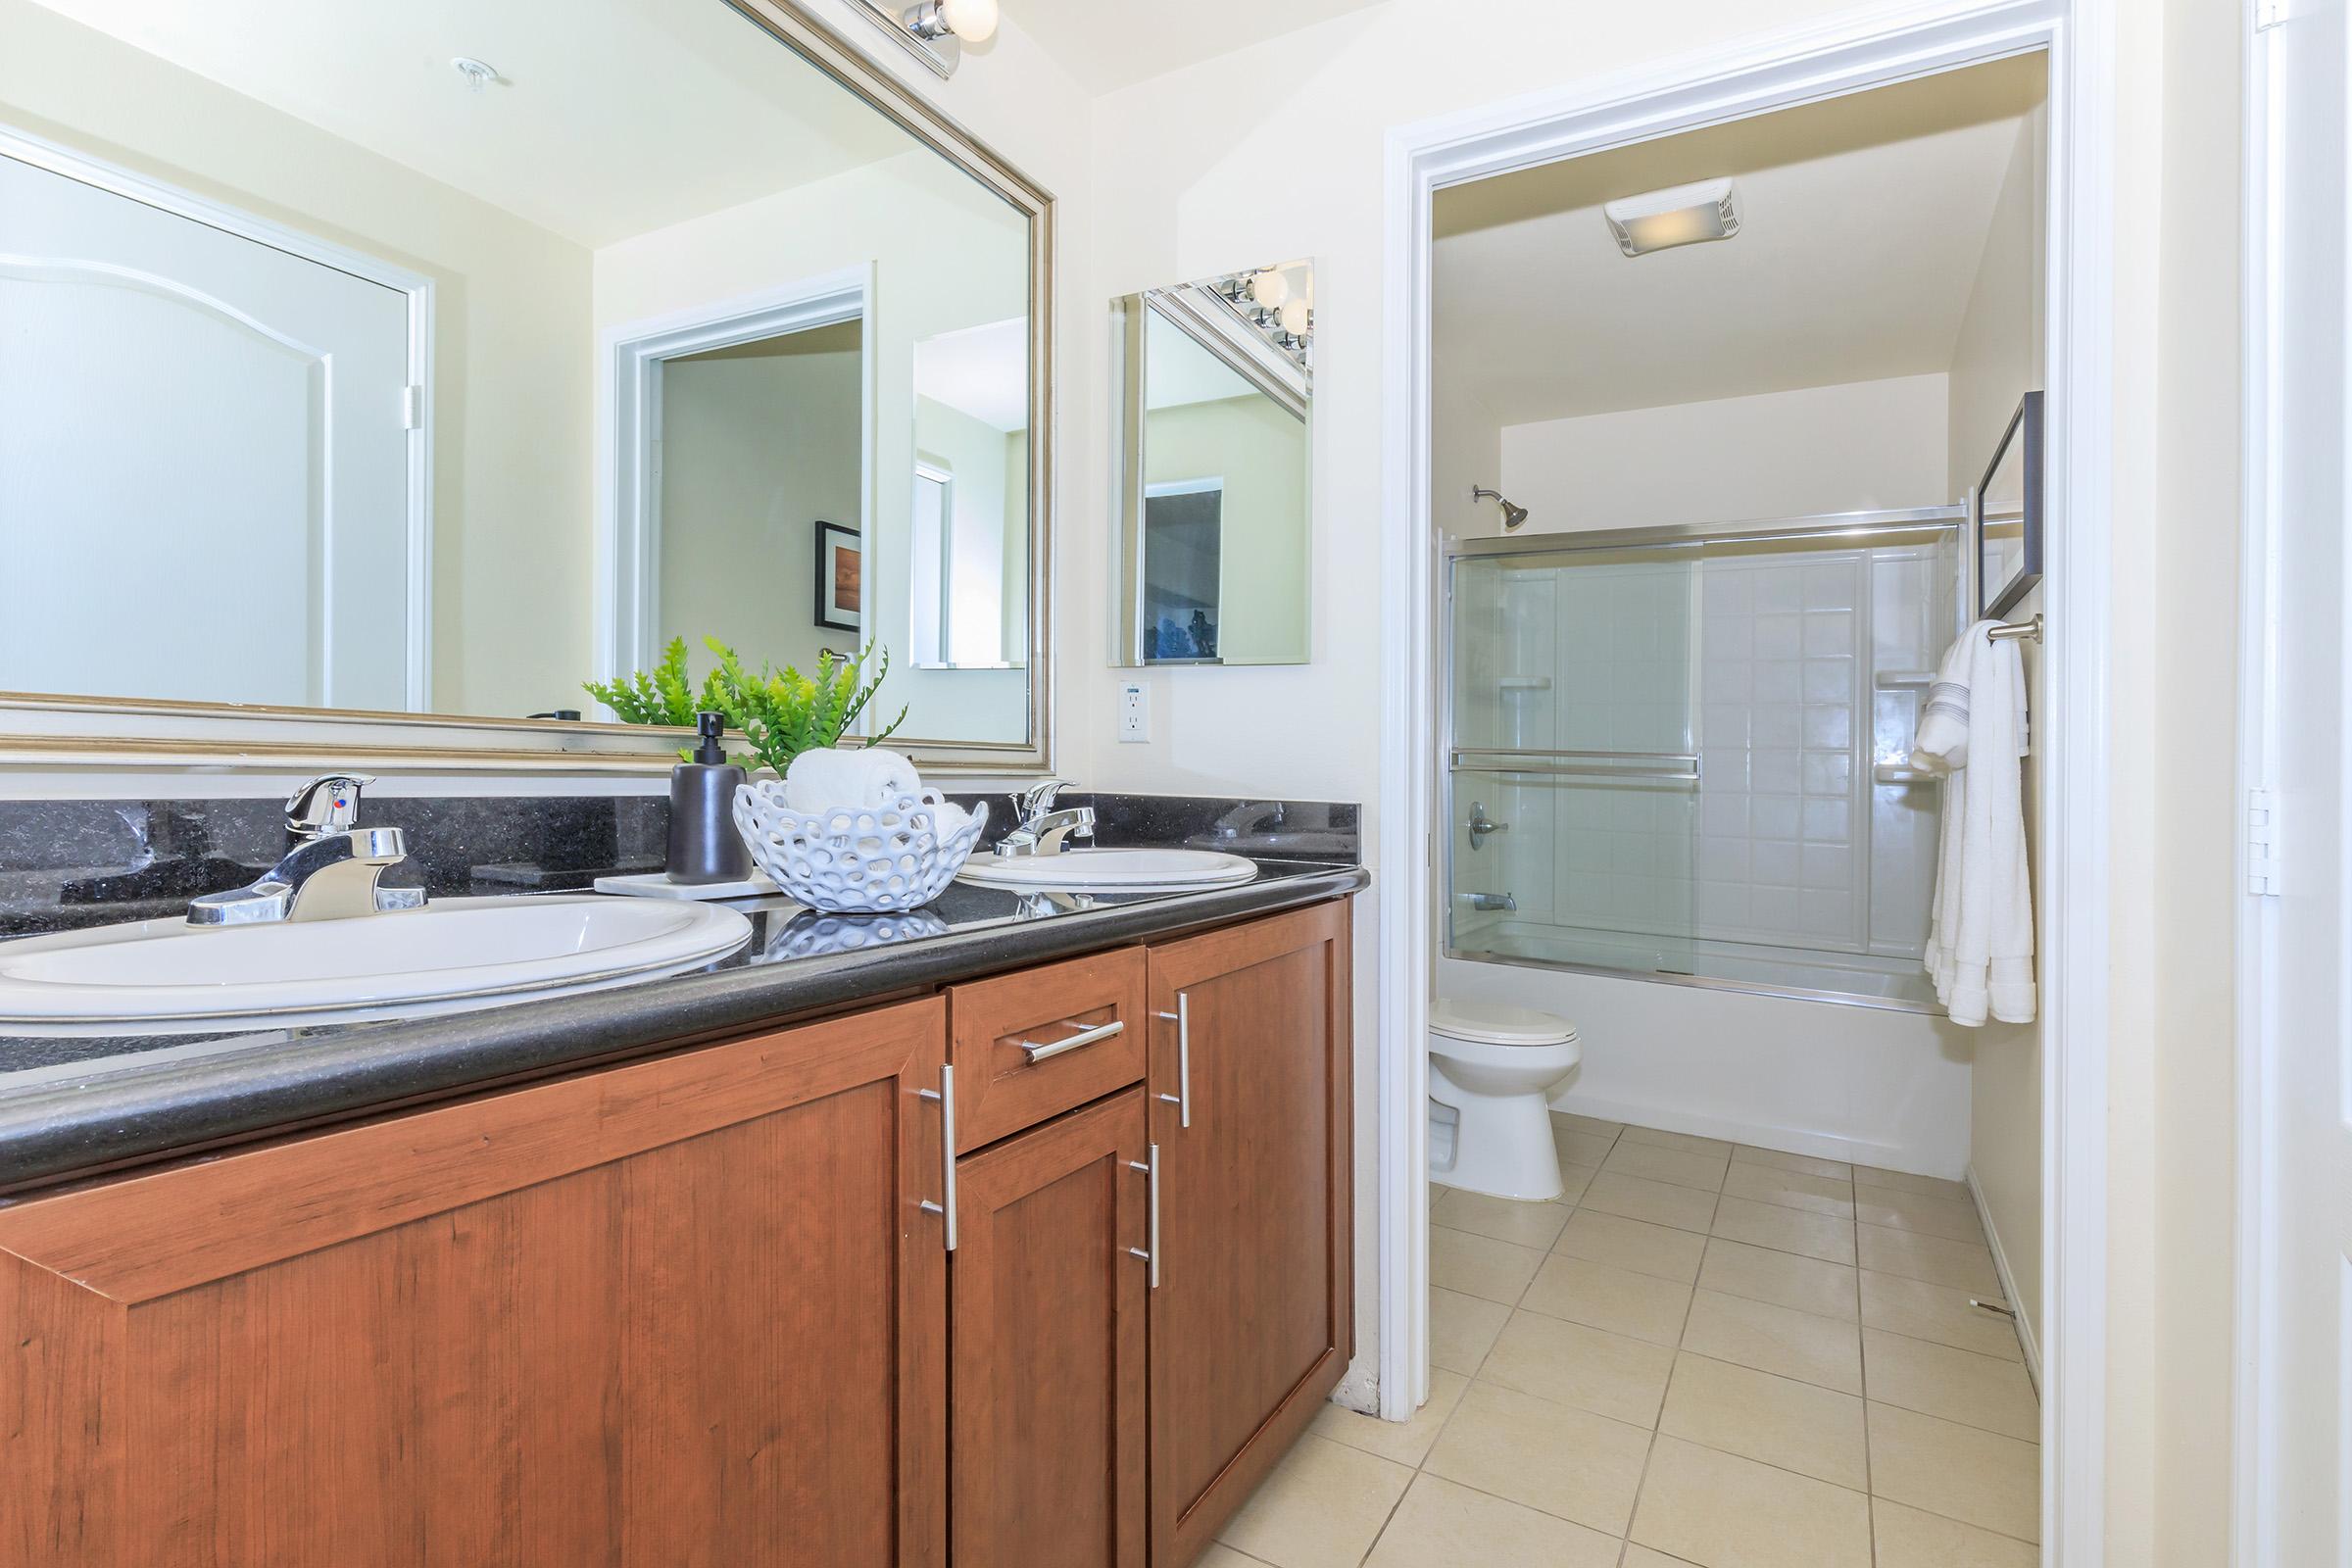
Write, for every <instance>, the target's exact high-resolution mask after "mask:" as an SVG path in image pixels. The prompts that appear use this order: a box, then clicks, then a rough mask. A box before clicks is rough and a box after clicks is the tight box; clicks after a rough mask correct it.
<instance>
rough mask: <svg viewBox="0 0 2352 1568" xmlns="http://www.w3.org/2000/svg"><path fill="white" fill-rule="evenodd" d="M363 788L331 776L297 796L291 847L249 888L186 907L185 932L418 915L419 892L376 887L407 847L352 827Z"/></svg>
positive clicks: (389, 830) (387, 834)
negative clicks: (399, 912) (189, 927)
mask: <svg viewBox="0 0 2352 1568" xmlns="http://www.w3.org/2000/svg"><path fill="white" fill-rule="evenodd" d="M367 783H368V780H367V779H362V778H355V777H353V776H351V775H350V774H348V773H330V774H328V775H326V776H325V777H323V778H316V779H313V780H311V782H310V783H308V784H305V785H304V786H303V787H302V788H301V789H299V790H296V791H295V792H294V793H293V795H292V796H290V797H288V799H287V801H286V832H287V834H288V835H289V836H290V837H291V838H292V839H293V840H294V847H293V848H292V849H290V850H288V851H287V852H286V853H285V856H284V858H281V859H280V860H279V861H278V862H277V864H275V865H273V866H271V867H270V870H269V872H268V873H267V874H265V875H264V876H262V877H260V878H259V879H257V880H256V881H254V882H253V883H251V884H250V885H248V886H246V887H241V888H231V889H229V890H227V891H226V892H223V893H208V894H206V895H204V897H202V898H200V899H196V900H194V901H193V902H191V903H190V904H189V905H188V924H190V925H200V926H227V925H259V924H266V923H274V922H280V921H288V920H348V919H351V918H353V917H355V916H358V915H363V914H380V913H385V912H387V911H390V910H394V909H415V908H419V907H422V906H423V904H424V890H423V889H422V888H387V887H382V886H379V885H378V884H379V883H380V881H381V879H382V877H383V874H384V871H385V869H386V868H387V867H390V866H395V865H398V864H399V863H400V862H401V861H403V860H405V859H407V858H408V857H409V844H408V839H407V837H406V836H405V835H404V834H403V833H402V832H401V830H400V829H399V828H396V827H359V826H355V825H354V824H355V823H356V822H357V820H358V817H359V814H360V790H361V788H362V787H363V786H364V785H366V784H367Z"/></svg>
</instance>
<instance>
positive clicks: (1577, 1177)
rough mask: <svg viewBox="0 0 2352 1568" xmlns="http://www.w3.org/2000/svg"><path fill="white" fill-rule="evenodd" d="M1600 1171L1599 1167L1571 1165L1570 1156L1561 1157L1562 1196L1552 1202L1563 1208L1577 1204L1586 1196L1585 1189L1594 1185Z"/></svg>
mask: <svg viewBox="0 0 2352 1568" xmlns="http://www.w3.org/2000/svg"><path fill="white" fill-rule="evenodd" d="M1598 1170H1599V1167H1598V1166H1595V1165H1571V1164H1570V1163H1568V1156H1567V1155H1565V1154H1563V1155H1561V1156H1560V1196H1559V1197H1558V1198H1556V1199H1554V1200H1552V1201H1554V1202H1556V1203H1558V1204H1560V1205H1561V1206H1562V1207H1563V1208H1565V1207H1567V1206H1569V1205H1570V1204H1573V1203H1575V1202H1576V1201H1578V1200H1580V1199H1582V1198H1583V1197H1584V1196H1585V1189H1586V1188H1587V1187H1588V1186H1590V1185H1591V1184H1592V1181H1593V1176H1594V1175H1595V1174H1597V1173H1598Z"/></svg>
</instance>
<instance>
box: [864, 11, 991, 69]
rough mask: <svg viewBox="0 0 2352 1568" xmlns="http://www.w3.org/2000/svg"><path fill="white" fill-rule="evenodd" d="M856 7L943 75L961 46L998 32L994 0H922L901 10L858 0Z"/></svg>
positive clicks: (957, 60)
mask: <svg viewBox="0 0 2352 1568" xmlns="http://www.w3.org/2000/svg"><path fill="white" fill-rule="evenodd" d="M858 8H859V9H860V10H862V11H864V12H865V14H866V15H867V16H868V17H871V18H872V19H873V20H874V21H875V22H876V23H878V24H880V25H881V26H882V27H883V28H884V29H885V30H887V31H888V32H889V33H890V35H891V36H892V37H894V38H896V39H898V40H899V42H901V43H903V44H905V45H906V46H907V49H908V50H909V51H911V52H912V53H913V54H914V56H915V57H916V58H917V59H919V60H921V61H922V62H923V64H925V65H927V66H929V67H930V68H931V69H932V70H933V71H936V72H937V73H940V74H941V75H943V76H953V75H954V74H956V67H957V66H958V65H961V64H962V63H963V46H964V45H965V44H969V43H986V42H988V40H989V39H991V38H993V37H995V36H996V35H997V0H921V3H920V4H919V5H912V6H907V8H906V9H904V10H901V9H899V8H898V7H897V6H896V5H894V4H891V3H888V0H858Z"/></svg>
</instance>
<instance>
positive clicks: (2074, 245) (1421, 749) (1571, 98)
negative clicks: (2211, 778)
mask: <svg viewBox="0 0 2352 1568" xmlns="http://www.w3.org/2000/svg"><path fill="white" fill-rule="evenodd" d="M2113 3H2114V0H1906V3H1901V4H1891V5H1881V6H1876V7H1872V8H1869V9H1865V10H1859V11H1854V12H1848V13H1845V14H1842V15H1839V16H1837V17H1833V18H1830V19H1828V20H1826V21H1823V22H1820V23H1816V24H1811V25H1804V26H1800V27H1795V28H1791V29H1788V30H1785V31H1780V32H1774V33H1766V34H1759V35H1756V36H1753V37H1750V38H1746V39H1742V40H1740V41H1739V42H1737V43H1735V44H1733V45H1731V46H1728V47H1725V48H1720V49H1715V50H1710V51H1706V52H1701V53H1696V54H1692V55H1689V56H1686V57H1683V58H1680V59H1676V60H1673V61H1670V62H1667V63H1665V64H1662V65H1652V66H1645V67H1642V68H1640V69H1636V70H1631V71H1627V72H1622V73H1615V74H1611V75H1606V76H1601V77H1596V78H1594V79H1592V80H1590V81H1586V82H1580V83H1577V84H1574V85H1572V86H1569V87H1565V88H1561V89H1557V90H1554V91H1549V92H1544V93H1541V94H1536V95H1533V96H1530V97H1526V98H1521V99H1517V100H1513V101H1508V102H1504V103H1499V104H1493V105H1481V106H1480V107H1478V108H1476V109H1474V110H1470V111H1467V112H1464V113H1461V114H1456V115H1451V116H1447V117H1444V118H1441V119H1437V120H1432V121H1427V122H1424V123H1418V124H1413V125H1406V126H1401V127H1397V128H1396V129H1394V130H1392V131H1391V132H1390V135H1389V139H1388V147H1387V162H1386V192H1387V195H1386V221H1385V254H1384V263H1385V269H1386V272H1385V275H1386V287H1387V297H1386V301H1385V313H1384V319H1383V325H1384V341H1385V342H1386V344H1387V346H1388V356H1387V361H1386V368H1385V371H1384V377H1385V386H1384V398H1385V408H1384V434H1385V436H1386V440H1385V441H1384V443H1383V446H1384V450H1385V458H1384V469H1383V474H1382V479H1383V483H1382V492H1383V495H1384V496H1385V497H1386V504H1385V506H1384V510H1383V515H1382V535H1381V550H1382V561H1383V573H1382V592H1381V608H1382V613H1383V619H1384V623H1385V624H1387V625H1388V626H1390V627H1391V628H1393V630H1392V634H1391V635H1390V636H1389V637H1388V638H1387V639H1386V640H1385V642H1384V644H1383V648H1382V662H1381V712H1382V722H1383V726H1384V731H1383V732H1384V736H1385V738H1386V739H1385V743H1384V745H1383V747H1382V763H1381V812H1380V828H1379V835H1380V837H1379V850H1380V865H1381V875H1382V888H1381V894H1380V900H1379V921H1380V931H1379V939H1378V940H1379V955H1380V1017H1379V1027H1378V1042H1377V1049H1378V1076H1379V1083H1380V1099H1379V1107H1378V1147H1379V1151H1380V1174H1379V1201H1380V1205H1381V1207H1380V1226H1379V1228H1380V1249H1379V1288H1380V1321H1381V1340H1380V1376H1381V1390H1380V1397H1381V1413H1382V1414H1383V1415H1384V1416H1386V1417H1388V1418H1389V1419H1391V1420H1403V1419H1406V1418H1407V1417H1409V1416H1410V1414H1411V1413H1412V1411H1413V1409H1414V1408H1415V1406H1416V1405H1417V1404H1418V1403H1419V1402H1420V1400H1421V1399H1422V1398H1423V1397H1425V1395H1426V1392H1427V1388H1428V1378H1429V1361H1428V1283H1429V1281H1428V1228H1427V1227H1428V1215H1427V1207H1428V1204H1427V1198H1426V1194H1427V1173H1428V1148H1427V1139H1428V1133H1427V1115H1428V1111H1427V1084H1428V1079H1427V1072H1428V1065H1427V1049H1426V1041H1427V1033H1428V1006H1429V987H1430V976H1431V970H1432V965H1433V962H1434V957H1435V952H1434V948H1433V946H1432V941H1431V932H1432V929H1433V922H1434V919H1435V917H1436V914H1437V912H1438V899H1439V894H1440V892H1441V890H1440V889H1438V888H1437V887H1436V886H1435V885H1434V884H1435V872H1434V865H1433V862H1434V855H1433V853H1432V850H1433V843H1432V834H1433V831H1434V829H1435V827H1436V825H1437V824H1436V823H1435V822H1434V819H1433V817H1432V814H1431V807H1432V803H1433V801H1434V800H1435V798H1436V790H1435V781H1436V775H1437V761H1438V740H1439V737H1438V736H1437V734H1436V733H1435V730H1434V727H1433V726H1434V721H1435V719H1434V714H1435V702H1434V699H1435V695H1436V693H1435V687H1434V678H1435V666H1434V661H1433V649H1432V640H1433V633H1434V627H1435V621H1436V602H1435V593H1436V584H1435V572H1434V569H1433V564H1434V559H1435V554H1436V547H1437V540H1436V538H1435V535H1434V532H1433V528H1432V522H1431V495H1430V356H1431V344H1430V329H1431V319H1432V310H1431V291H1430V283H1431V279H1430V270H1431V265H1432V253H1431V213H1432V207H1433V202H1434V198H1435V196H1436V193H1437V192H1438V191H1439V190H1441V189H1443V188H1445V187H1446V186H1450V185H1456V184H1461V183H1464V182H1467V181H1470V180H1475V179H1481V178H1485V177H1487V176H1490V175H1493V174H1498V173H1504V172H1509V171H1512V170H1517V169H1524V168H1529V167H1532V166H1535V165H1539V164H1545V163H1551V162H1555V161H1557V160H1560V159H1565V158H1573V157H1577V156H1579V155H1582V154H1586V153H1592V152H1597V151H1600V150H1602V149H1605V148H1610V147H1617V146H1623V145H1626V144H1629V143H1633V142H1638V141H1644V140H1649V139H1652V138H1655V137H1659V136H1666V135H1672V134H1674V133H1676V132H1678V131H1682V130H1688V129H1691V128H1694V127H1697V126H1700V125H1707V124H1717V123H1723V122H1726V121H1731V120H1738V119H1743V118H1747V117H1751V116H1755V115H1761V114H1767V113H1770V112H1772V111H1773V110H1776V109H1780V108H1784V107H1788V106H1790V105H1794V104H1799V103H1805V102H1810V101H1813V100H1816V99H1820V98H1825V97H1832V96H1836V95H1838V94H1843V93H1850V92H1857V91H1862V90H1865V89H1868V88H1871V87H1875V86H1880V85H1884V84H1887V83H1890V82H1895V81H1900V80H1904V79H1907V78H1909V77H1914V76H1919V75H1923V74H1927V73H1934V72H1939V71H1948V70H1953V69H1956V68H1959V67H1963V66H1968V65H1973V64H1978V63H1981V62H1984V61H1987V60H1992V59H1997V58H2000V57H2003V56H2008V55H2014V54H2021V53H2027V52H2031V51H2034V50H2046V51H2047V52H2048V53H2049V56H2050V100H2049V102H2050V121H2051V144H2050V170H2051V177H2050V182H2049V183H2050V194H2049V204H2050V205H2049V213H2050V217H2051V222H2050V225H2049V234H2050V247H2049V255H2048V261H2047V266H2048V274H2049V281H2050V300H2051V310H2050V319H2049V338H2048V340H2047V343H2046V353H2047V363H2048V365H2049V367H2050V386H2049V392H2050V408H2051V419H2050V427H2051V428H2050V436H2051V453H2052V462H2053V470H2054V471H2055V472H2056V473H2057V475H2058V476H2059V478H2058V481H2057V483H2056V484H2055V485H2054V486H2053V493H2052V506H2051V516H2052V524H2051V531H2052V550H2053V564H2052V567H2051V571H2050V588H2051V594H2050V601H2051V607H2052V608H2051V614H2050V621H2051V641H2050V644H2049V647H2048V650H2047V656H2046V657H2048V658H2049V659H2050V661H2051V666H2050V667H2051V671H2052V680H2051V683H2050V685H2051V691H2050V698H2051V700H2050V703H2049V705H2048V710H2047V728H2046V729H2045V731H2044V733H2045V735H2046V736H2047V737H2048V741H2047V748H2046V749H2047V754H2048V760H2047V765H2046V766H2045V767H2044V769H2043V770H2042V775H2041V789H2042V796H2041V800H2040V803H2039V805H2040V807H2041V820H2042V821H2044V822H2047V823H2048V824H2050V829H2051V833H2052V843H2053V845H2054V846H2055V853H2054V854H2052V855H2051V856H2050V857H2049V858H2048V864H2047V866H2046V869H2045V875H2044V886H2043V888H2042V890H2041V905H2042V910H2043V919H2044V931H2045V933H2046V941H2047V946H2046V948H2045V950H2044V967H2043V981H2044V986H2045V997H2046V1011H2045V1020H2046V1022H2045V1039H2044V1049H2043V1059H2044V1063H2045V1065H2044V1072H2045V1074H2046V1079H2045V1084H2044V1102H2045V1104H2044V1119H2043V1128H2042V1140H2043V1170H2044V1172H2045V1173H2046V1174H2045V1181H2046V1187H2045V1191H2044V1194H2043V1202H2044V1213H2045V1224H2044V1227H2043V1235H2044V1241H2043V1248H2044V1257H2043V1273H2044V1278H2045V1279H2047V1280H2049V1281H2050V1282H2051V1297H2050V1301H2049V1305H2048V1306H2047V1308H2046V1309H2045V1320H2044V1323H2043V1325H2042V1330H2041V1332H2042V1337H2043V1339H2044V1341H2045V1344H2044V1345H2043V1347H2042V1349H2043V1352H2044V1354H2045V1355H2046V1356H2047V1357H2048V1382H2047V1397H2046V1398H2045V1400H2044V1405H2043V1437H2044V1440H2045V1441H2044V1443H2043V1446H2042V1464H2043V1471H2044V1474H2043V1487H2042V1497H2043V1502H2042V1507H2043V1523H2042V1532H2041V1539H2042V1541H2043V1543H2044V1545H2043V1552H2044V1560H2045V1561H2047V1562H2051V1563H2063V1564H2064V1565H2065V1568H2098V1565H2099V1564H2100V1563H2101V1562H2102V1561H2103V1560H2104V1554H2105V1540H2104V1536H2105V1514H2104V1490H2105V1478H2104V1475H2103V1466H2104V1458H2105V1441H2106V1403H2107V1401H2106V1312H2107V1286H2106V1255H2107V1131H2106V1114H2107V1109H2106V1077H2107V974H2106V967H2107V905H2108V889H2107V865H2108V842H2107V833H2108V830H2107V823H2106V818H2107V792H2108V743H2107V736H2106V726H2107V723H2108V705H2107V696H2106V684H2107V668H2108V662H2109V658H2110V650H2109V630H2108V606H2107V597H2108V584H2109V544H2108V510H2109V509H2108V496H2109V491H2110V489H2111V485H2112V475H2111V472H2110V454H2111V451H2112V445H2113V441H2112V424H2113V395H2112V370H2111V367H2110V365H2109V362H2108V349H2109V345H2110V341H2111V338H2112V335H2113V331H2112V322H2111V317H2110V311H2111V308H2112V307H2111V299H2110V279H2111V274H2112V270H2113V266H2112V249H2113V244H2112V209H2113V194H2112V189H2113V169H2112V166H2113V141H2114V110H2113V104H2114V88H2113V26H2112V18H2111V7H2112V5H2113Z"/></svg>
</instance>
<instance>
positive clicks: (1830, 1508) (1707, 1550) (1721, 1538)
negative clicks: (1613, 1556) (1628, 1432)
mask: <svg viewBox="0 0 2352 1568" xmlns="http://www.w3.org/2000/svg"><path fill="white" fill-rule="evenodd" d="M1632 1539H1633V1540H1634V1541H1635V1542H1636V1543H1638V1544H1641V1545H1644V1546H1649V1547H1653V1548H1655V1549H1656V1550H1659V1551H1663V1552H1666V1553H1668V1554H1669V1555H1670V1556H1674V1557H1680V1558H1682V1559H1683V1560H1684V1561H1686V1562H1691V1563H1695V1564H1697V1565H1699V1568H1870V1499H1869V1498H1868V1497H1866V1496H1864V1495H1862V1494H1861V1493H1859V1492H1851V1491H1848V1490H1847V1489H1846V1488H1844V1487H1834V1486H1832V1485H1830V1484H1829V1483H1828V1482H1826V1481H1815V1480H1813V1479H1812V1478H1811V1477H1809V1476H1800V1475H1797V1474H1795V1473H1793V1472H1791V1471H1788V1470H1777V1469H1775V1468H1773V1467H1772V1466H1771V1465H1765V1464H1758V1463H1756V1461H1754V1460H1753V1459H1742V1458H1740V1456H1739V1455H1737V1454H1730V1453H1719V1452H1717V1451H1716V1450H1714V1449H1712V1448H1704V1447H1701V1446H1698V1445H1697V1444H1694V1443H1684V1442H1682V1441H1681V1440H1679V1439H1676V1438H1660V1439H1658V1443H1657V1447H1656V1448H1655V1449H1654V1450H1653V1451H1652V1452H1651V1454H1650V1457H1649V1474H1648V1476H1647V1478H1646V1479H1645V1480H1643V1482H1642V1500H1641V1502H1640V1503H1639V1504H1637V1505H1636V1506H1635V1509H1634V1528H1633V1532H1632Z"/></svg>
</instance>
